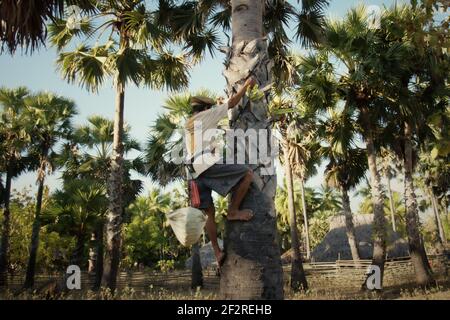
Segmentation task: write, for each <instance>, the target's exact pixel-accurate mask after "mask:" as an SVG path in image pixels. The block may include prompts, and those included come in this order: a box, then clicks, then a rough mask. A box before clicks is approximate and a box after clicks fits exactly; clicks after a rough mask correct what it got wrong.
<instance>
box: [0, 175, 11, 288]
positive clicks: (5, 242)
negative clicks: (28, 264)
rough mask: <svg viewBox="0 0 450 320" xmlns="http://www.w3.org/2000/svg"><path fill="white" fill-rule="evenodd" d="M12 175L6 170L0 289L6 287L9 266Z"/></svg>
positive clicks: (0, 245)
mask: <svg viewBox="0 0 450 320" xmlns="http://www.w3.org/2000/svg"><path fill="white" fill-rule="evenodd" d="M11 180H12V173H11V170H8V172H7V173H6V181H5V194H4V199H3V204H4V210H3V222H2V224H3V226H2V236H1V242H0V287H2V286H5V287H6V286H7V285H8V265H9V237H10V232H11V212H10V209H9V202H10V199H11Z"/></svg>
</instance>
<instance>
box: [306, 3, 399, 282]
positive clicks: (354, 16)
mask: <svg viewBox="0 0 450 320" xmlns="http://www.w3.org/2000/svg"><path fill="white" fill-rule="evenodd" d="M324 37H325V40H324V44H323V46H322V50H323V51H324V53H325V54H326V55H329V56H330V60H329V61H335V62H334V63H333V64H331V69H332V72H331V74H332V75H333V77H335V78H336V80H337V81H336V82H335V83H336V84H337V86H335V87H334V88H335V90H329V88H331V89H333V86H330V85H328V83H329V81H328V77H329V76H324V77H323V81H322V82H323V83H324V84H325V86H323V87H322V88H321V89H319V90H317V92H316V88H315V87H305V88H303V91H304V92H303V96H305V97H306V98H308V97H309V99H308V101H311V100H312V99H311V98H313V97H315V96H316V97H317V94H320V95H319V96H318V98H319V99H318V103H319V107H320V104H322V105H323V104H324V105H326V103H325V102H324V101H326V100H324V98H325V97H326V96H327V95H329V94H330V93H331V94H332V95H333V94H337V95H338V97H339V99H342V100H343V101H344V102H345V104H346V107H347V108H350V109H351V110H355V112H356V117H357V120H358V134H360V135H361V136H362V140H363V142H364V143H365V145H366V154H367V162H368V168H369V177H370V185H371V193H372V205H373V213H374V224H373V232H374V234H373V239H374V245H373V248H374V250H373V258H372V264H373V265H375V266H377V267H379V269H380V273H381V278H383V273H384V261H385V256H386V230H385V227H386V221H385V216H384V193H383V189H382V185H381V179H380V173H379V169H378V166H377V163H376V158H377V153H378V149H379V141H378V135H379V133H380V131H381V129H382V126H383V122H382V119H383V117H386V116H387V115H386V111H387V108H386V105H387V104H388V103H389V98H390V96H389V89H391V88H392V87H394V86H395V85H396V84H397V82H396V80H397V78H396V77H395V75H393V74H392V73H391V72H390V71H391V70H392V69H393V68H397V67H398V66H400V65H404V60H403V55H402V54H403V53H404V52H405V50H404V46H402V45H401V44H400V45H398V44H395V45H394V44H389V43H383V42H382V41H380V39H379V33H378V32H377V30H374V29H371V28H370V27H369V23H368V15H367V11H366V9H365V8H364V7H358V8H356V9H352V10H350V11H349V12H348V13H347V15H346V17H345V18H344V19H343V20H342V21H330V22H328V23H327V25H326V27H325V33H324ZM327 61H328V60H326V61H324V62H323V63H321V64H320V66H322V68H323V69H325V70H328V69H330V63H329V62H327ZM338 64H340V65H342V66H343V72H341V70H339V71H338V70H337V65H338ZM333 69H334V70H333ZM320 70H321V69H318V70H316V71H320ZM319 74H320V72H319ZM394 83H395V84H394ZM311 103H314V102H311ZM316 104H317V102H316ZM363 286H365V283H364V285H363Z"/></svg>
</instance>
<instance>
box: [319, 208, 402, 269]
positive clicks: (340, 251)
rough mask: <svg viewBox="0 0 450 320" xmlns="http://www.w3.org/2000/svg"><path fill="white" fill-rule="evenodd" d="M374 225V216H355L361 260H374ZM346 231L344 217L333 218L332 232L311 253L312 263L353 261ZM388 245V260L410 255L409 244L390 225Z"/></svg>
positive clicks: (331, 223) (331, 221)
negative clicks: (339, 260)
mask: <svg viewBox="0 0 450 320" xmlns="http://www.w3.org/2000/svg"><path fill="white" fill-rule="evenodd" d="M372 223H373V215H372V214H356V215H354V216H353V224H354V225H355V233H356V240H357V242H358V245H359V251H360V255H361V259H372V252H373V240H372ZM345 231H346V228H345V217H344V216H343V215H339V216H335V217H332V218H331V219H330V231H329V232H328V233H327V235H326V236H325V238H324V239H323V241H322V242H321V243H320V244H319V245H318V246H317V247H316V248H314V250H313V251H312V253H311V259H312V261H317V262H319V261H320V262H325V261H328V262H331V261H335V260H337V259H341V260H351V259H352V255H351V252H350V246H349V244H348V240H347V234H346V233H345ZM386 245H387V248H386V251H387V257H388V258H399V257H406V256H408V255H409V251H408V242H407V241H406V240H404V239H402V238H400V236H399V234H398V233H396V232H394V230H392V228H391V226H390V225H388V228H387V242H386Z"/></svg>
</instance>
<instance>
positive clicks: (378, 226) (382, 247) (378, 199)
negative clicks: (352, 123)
mask: <svg viewBox="0 0 450 320" xmlns="http://www.w3.org/2000/svg"><path fill="white" fill-rule="evenodd" d="M363 103H364V102H363ZM360 110H361V116H362V119H363V123H364V140H365V142H366V153H367V162H368V165H369V173H370V187H371V188H370V189H371V192H372V206H373V226H372V238H373V256H372V265H375V266H377V267H379V268H380V276H381V278H380V280H381V281H380V282H381V286H383V275H384V262H385V260H386V218H385V217H384V194H383V190H382V187H381V180H380V174H379V172H378V168H377V153H376V150H375V145H374V139H373V129H372V124H371V120H370V117H369V109H368V107H367V106H365V105H364V106H362V107H361V108H360ZM366 285H367V281H364V283H363V288H367V286H366Z"/></svg>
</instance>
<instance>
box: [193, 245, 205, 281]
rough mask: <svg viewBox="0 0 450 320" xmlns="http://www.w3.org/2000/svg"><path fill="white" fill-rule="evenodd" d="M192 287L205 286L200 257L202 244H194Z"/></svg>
mask: <svg viewBox="0 0 450 320" xmlns="http://www.w3.org/2000/svg"><path fill="white" fill-rule="evenodd" d="M191 272H192V273H191V288H192V289H196V288H199V287H200V288H202V287H203V271H202V261H201V259H200V244H199V243H195V244H193V245H192V267H191Z"/></svg>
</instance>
